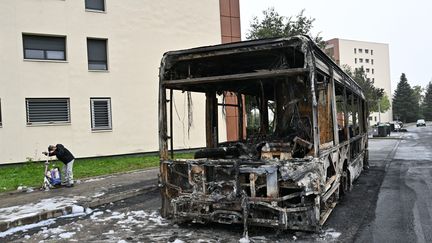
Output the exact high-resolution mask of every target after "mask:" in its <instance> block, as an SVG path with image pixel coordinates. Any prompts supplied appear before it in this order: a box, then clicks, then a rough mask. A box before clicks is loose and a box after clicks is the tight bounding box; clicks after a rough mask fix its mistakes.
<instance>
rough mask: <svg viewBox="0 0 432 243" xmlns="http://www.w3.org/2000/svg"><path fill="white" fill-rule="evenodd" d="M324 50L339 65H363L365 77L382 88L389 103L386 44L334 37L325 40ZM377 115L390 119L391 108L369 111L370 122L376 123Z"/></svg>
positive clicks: (389, 91)
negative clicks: (379, 112) (385, 110)
mask: <svg viewBox="0 0 432 243" xmlns="http://www.w3.org/2000/svg"><path fill="white" fill-rule="evenodd" d="M326 52H327V54H329V55H330V56H331V57H332V58H333V59H334V60H335V61H336V63H337V64H339V65H340V66H343V65H345V64H346V65H348V66H350V67H351V68H352V69H354V68H360V67H362V66H363V68H364V70H365V72H366V75H367V78H369V79H371V80H372V81H373V82H374V85H375V87H377V88H383V89H384V91H385V93H386V94H387V96H388V97H389V100H390V103H391V101H392V100H391V99H392V94H391V80H390V58H389V46H388V44H385V43H376V42H366V41H356V40H345V39H338V38H335V39H331V40H329V41H327V46H326ZM379 117H381V121H382V122H388V121H391V120H392V111H391V109H390V110H389V111H387V112H384V113H381V114H378V113H377V112H373V113H371V114H370V116H369V121H370V123H371V124H375V123H377V122H378V121H379Z"/></svg>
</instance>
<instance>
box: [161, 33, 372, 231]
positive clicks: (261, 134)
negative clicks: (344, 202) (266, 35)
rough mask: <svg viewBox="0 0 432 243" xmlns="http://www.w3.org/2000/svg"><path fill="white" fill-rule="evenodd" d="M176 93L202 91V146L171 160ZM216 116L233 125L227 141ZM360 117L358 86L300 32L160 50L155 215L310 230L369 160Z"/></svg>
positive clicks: (362, 109) (363, 114)
mask: <svg viewBox="0 0 432 243" xmlns="http://www.w3.org/2000/svg"><path fill="white" fill-rule="evenodd" d="M174 91H176V92H192V93H202V94H205V104H202V105H205V118H206V119H205V121H206V124H205V128H206V129H205V134H203V136H205V138H206V139H205V140H206V144H205V148H202V149H198V150H197V151H196V152H195V153H194V158H193V159H182V160H180V159H174V158H173V149H174V144H173V139H172V138H173V131H172V129H173V127H172V119H173V115H172V112H173V108H172V102H171V101H172V99H173V92H174ZM195 105H196V104H195ZM221 113H222V114H221ZM227 113H230V114H234V115H233V116H230V117H229V119H230V120H229V121H228V116H227ZM202 115H203V114H202ZM220 116H227V117H225V118H226V120H227V126H231V127H234V128H235V129H233V130H234V131H235V132H234V134H231V136H230V138H229V139H227V140H228V141H220V139H219V137H218V134H219V132H220V131H219V129H220V126H219V124H218V123H219V122H220V120H219V119H218V118H219V117H220ZM366 117H367V104H366V102H365V100H364V96H363V94H362V92H361V89H360V88H359V86H358V85H357V84H356V83H355V82H354V81H353V80H352V79H350V78H349V77H348V76H347V75H346V74H345V73H344V72H343V71H342V70H341V69H340V68H339V67H338V66H337V65H336V64H335V63H334V62H333V61H331V60H330V59H329V58H328V57H327V56H326V55H325V54H324V53H323V52H322V51H321V50H320V49H319V48H318V47H317V46H316V45H315V44H314V43H313V41H312V40H311V39H310V38H308V37H306V36H297V37H293V38H284V39H269V40H258V41H247V42H239V43H232V44H223V45H217V46H210V47H201V48H194V49H189V50H183V51H173V52H168V53H166V54H165V55H164V57H163V59H162V62H161V68H160V90H159V144H160V158H161V167H160V188H161V195H162V209H161V212H162V215H163V216H164V217H169V218H173V219H174V220H176V221H180V222H186V221H192V222H198V223H206V222H217V223H223V224H233V223H238V224H243V225H244V227H245V231H246V230H247V227H248V226H249V225H257V226H265V227H274V228H280V229H292V230H311V231H315V230H317V229H319V227H320V226H321V225H322V224H323V223H324V222H325V220H326V219H327V217H328V216H329V214H330V212H331V210H332V209H333V208H334V206H335V205H336V203H337V201H338V199H339V196H340V195H342V194H343V193H345V192H346V191H348V190H349V188H350V186H351V184H352V181H353V180H354V179H355V178H357V177H358V176H359V174H360V172H361V170H362V168H363V167H364V166H365V164H366V163H367V161H366V160H367V135H365V134H366V133H367V124H366V123H367V120H366ZM228 123H229V124H228Z"/></svg>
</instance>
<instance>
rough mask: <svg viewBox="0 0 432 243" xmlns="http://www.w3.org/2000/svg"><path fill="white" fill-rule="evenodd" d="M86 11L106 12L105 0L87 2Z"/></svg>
mask: <svg viewBox="0 0 432 243" xmlns="http://www.w3.org/2000/svg"><path fill="white" fill-rule="evenodd" d="M85 7H86V9H92V10H99V11H105V0H85Z"/></svg>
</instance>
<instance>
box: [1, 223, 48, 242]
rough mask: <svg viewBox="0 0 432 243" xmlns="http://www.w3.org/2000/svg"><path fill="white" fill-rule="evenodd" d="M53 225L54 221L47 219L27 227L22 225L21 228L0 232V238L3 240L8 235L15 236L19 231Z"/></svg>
mask: <svg viewBox="0 0 432 243" xmlns="http://www.w3.org/2000/svg"><path fill="white" fill-rule="evenodd" d="M54 223H55V219H48V220H44V221H40V222H38V223H35V224H28V225H22V226H18V227H14V228H10V229H8V230H6V231H4V232H0V238H3V237H5V236H8V235H12V234H15V233H16V232H20V231H27V230H29V229H33V228H37V227H42V226H47V225H51V224H54Z"/></svg>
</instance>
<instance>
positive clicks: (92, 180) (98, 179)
mask: <svg viewBox="0 0 432 243" xmlns="http://www.w3.org/2000/svg"><path fill="white" fill-rule="evenodd" d="M101 180H105V178H94V179H88V180H85V181H84V182H85V183H87V182H95V181H101Z"/></svg>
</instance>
